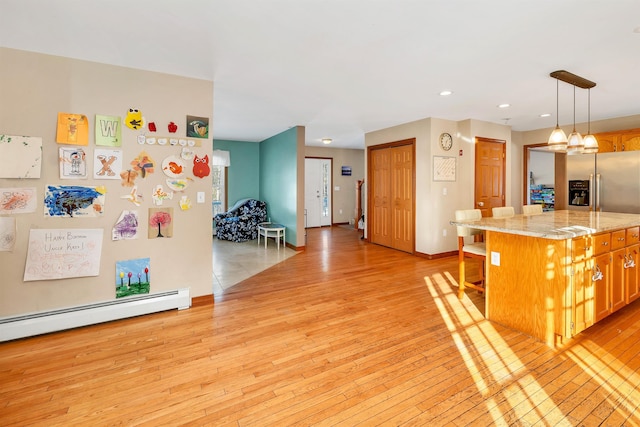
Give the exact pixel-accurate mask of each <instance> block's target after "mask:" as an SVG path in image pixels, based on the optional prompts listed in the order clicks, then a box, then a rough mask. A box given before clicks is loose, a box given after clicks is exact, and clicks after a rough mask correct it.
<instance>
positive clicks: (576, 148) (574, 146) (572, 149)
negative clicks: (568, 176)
mask: <svg viewBox="0 0 640 427" xmlns="http://www.w3.org/2000/svg"><path fill="white" fill-rule="evenodd" d="M583 149H584V141H583V140H582V135H580V132H578V131H577V130H576V85H573V131H571V133H570V134H569V139H568V140H567V154H580V153H582V150H583Z"/></svg>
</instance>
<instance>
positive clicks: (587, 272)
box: [571, 227, 640, 335]
mask: <svg viewBox="0 0 640 427" xmlns="http://www.w3.org/2000/svg"><path fill="white" fill-rule="evenodd" d="M638 234H639V233H638V227H632V228H629V229H626V230H624V229H623V230H617V231H613V232H611V233H602V234H598V235H595V236H584V237H580V238H575V239H573V240H572V242H571V259H572V265H571V281H572V292H573V303H572V311H573V313H572V323H573V327H572V334H573V335H575V334H578V333H580V332H582V331H583V330H585V329H586V328H588V327H589V326H591V325H593V324H594V323H596V322H599V321H600V320H602V319H604V318H605V317H607V316H608V315H610V314H611V313H614V312H616V311H617V310H619V309H621V308H622V307H624V306H625V305H627V304H629V303H631V302H633V301H635V300H636V299H638V298H640V265H638V263H639V262H640V243H639V242H640V237H639V236H638Z"/></svg>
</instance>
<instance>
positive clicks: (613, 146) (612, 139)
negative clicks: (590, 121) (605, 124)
mask: <svg viewBox="0 0 640 427" xmlns="http://www.w3.org/2000/svg"><path fill="white" fill-rule="evenodd" d="M596 139H597V140H598V153H612V152H614V151H618V147H619V146H620V135H619V134H611V133H601V134H596Z"/></svg>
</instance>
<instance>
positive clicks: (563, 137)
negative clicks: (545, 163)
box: [547, 125, 567, 151]
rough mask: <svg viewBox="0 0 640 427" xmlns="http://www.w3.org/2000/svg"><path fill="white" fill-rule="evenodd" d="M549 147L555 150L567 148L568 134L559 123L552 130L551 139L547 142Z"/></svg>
mask: <svg viewBox="0 0 640 427" xmlns="http://www.w3.org/2000/svg"><path fill="white" fill-rule="evenodd" d="M547 144H548V145H549V149H551V150H554V151H564V150H566V149H567V134H566V133H564V131H563V130H562V129H560V126H559V125H556V128H555V129H554V130H553V132H551V135H550V136H549V141H548V142H547Z"/></svg>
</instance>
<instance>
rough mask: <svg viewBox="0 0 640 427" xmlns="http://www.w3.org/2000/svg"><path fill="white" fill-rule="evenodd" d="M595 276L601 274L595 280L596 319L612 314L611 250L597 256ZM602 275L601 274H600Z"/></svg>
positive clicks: (597, 320)
mask: <svg viewBox="0 0 640 427" xmlns="http://www.w3.org/2000/svg"><path fill="white" fill-rule="evenodd" d="M594 264H595V265H594V271H593V276H592V277H595V275H596V274H599V276H598V277H597V278H596V279H597V280H594V281H593V282H594V287H593V297H594V301H595V307H594V310H595V313H594V316H595V321H596V322H599V321H600V320H602V319H604V318H605V317H607V316H608V315H609V314H611V296H610V292H611V291H610V287H611V254H610V253H609V252H607V253H604V254H602V255H599V256H597V257H595V259H594ZM600 275H601V276H600Z"/></svg>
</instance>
